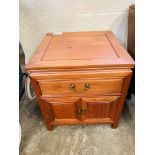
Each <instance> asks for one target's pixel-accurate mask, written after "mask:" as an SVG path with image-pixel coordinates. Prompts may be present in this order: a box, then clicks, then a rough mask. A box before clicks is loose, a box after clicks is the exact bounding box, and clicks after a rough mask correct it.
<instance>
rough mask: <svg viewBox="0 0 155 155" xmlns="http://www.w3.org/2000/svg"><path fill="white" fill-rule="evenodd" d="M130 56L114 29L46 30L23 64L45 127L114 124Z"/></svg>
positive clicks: (123, 95) (127, 77)
mask: <svg viewBox="0 0 155 155" xmlns="http://www.w3.org/2000/svg"><path fill="white" fill-rule="evenodd" d="M133 67H134V61H133V60H132V58H131V57H130V56H129V55H128V53H127V51H126V50H125V49H124V48H123V47H122V46H121V45H120V43H118V41H117V39H116V38H115V36H114V35H113V33H112V32H109V31H105V32H76V33H75V32H69V33H63V34H62V35H56V36H54V35H52V34H50V33H49V34H47V35H46V36H45V38H44V39H43V41H42V42H41V44H40V45H39V47H38V49H37V50H36V52H35V53H34V55H33V56H32V58H31V60H30V61H29V63H28V64H27V66H26V68H27V70H28V71H29V72H30V79H31V82H32V86H33V89H34V91H35V93H36V96H37V100H38V102H39V106H40V108H41V111H42V114H43V117H44V120H45V123H46V126H47V129H49V130H51V129H52V127H53V125H59V124H100V123H106V124H111V125H112V127H113V128H116V127H117V126H118V122H119V119H120V116H121V111H122V108H123V104H124V101H125V98H126V95H127V91H128V87H129V83H130V79H131V76H132V70H131V68H133Z"/></svg>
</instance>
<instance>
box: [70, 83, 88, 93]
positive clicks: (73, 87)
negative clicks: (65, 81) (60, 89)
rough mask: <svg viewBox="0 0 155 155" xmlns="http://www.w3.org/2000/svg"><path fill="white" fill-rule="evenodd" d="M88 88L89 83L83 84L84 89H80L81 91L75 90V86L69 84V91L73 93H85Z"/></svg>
mask: <svg viewBox="0 0 155 155" xmlns="http://www.w3.org/2000/svg"><path fill="white" fill-rule="evenodd" d="M89 88H90V84H89V83H85V84H84V88H83V89H81V90H77V89H76V84H70V89H71V90H72V91H74V92H83V91H86V90H88V89H89Z"/></svg>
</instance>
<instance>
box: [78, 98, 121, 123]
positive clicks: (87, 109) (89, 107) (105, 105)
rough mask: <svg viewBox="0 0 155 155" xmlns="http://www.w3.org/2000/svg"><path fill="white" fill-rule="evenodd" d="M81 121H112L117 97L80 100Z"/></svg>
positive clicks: (116, 105)
mask: <svg viewBox="0 0 155 155" xmlns="http://www.w3.org/2000/svg"><path fill="white" fill-rule="evenodd" d="M81 102H82V103H81V105H82V106H81V109H82V121H85V120H86V121H87V120H88V121H89V120H91V119H102V118H104V119H105V118H107V119H109V120H112V121H113V120H114V118H115V113H116V111H117V107H118V103H119V97H118V96H105V97H100V98H82V101H81Z"/></svg>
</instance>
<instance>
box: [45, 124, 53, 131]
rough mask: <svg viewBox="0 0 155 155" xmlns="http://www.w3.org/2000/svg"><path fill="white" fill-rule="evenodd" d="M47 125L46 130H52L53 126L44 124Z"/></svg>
mask: <svg viewBox="0 0 155 155" xmlns="http://www.w3.org/2000/svg"><path fill="white" fill-rule="evenodd" d="M46 127H47V130H49V131H52V130H53V128H54V126H53V125H48V126H46Z"/></svg>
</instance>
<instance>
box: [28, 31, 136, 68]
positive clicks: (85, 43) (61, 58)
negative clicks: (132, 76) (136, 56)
mask: <svg viewBox="0 0 155 155" xmlns="http://www.w3.org/2000/svg"><path fill="white" fill-rule="evenodd" d="M133 64H134V61H133V60H132V58H131V57H130V56H129V54H128V52H127V51H126V50H125V49H124V48H123V47H122V46H121V45H120V43H119V42H118V41H117V39H116V38H115V36H114V35H113V33H112V32H110V31H102V32H67V33H63V34H62V35H53V34H52V33H48V34H46V36H45V37H44V39H43V40H42V42H41V43H40V45H39V47H38V48H37V49H36V51H35V53H34V55H33V56H32V58H31V59H30V61H29V62H28V64H27V66H26V68H27V69H28V70H29V71H31V70H34V69H50V68H52V69H58V68H79V67H80V68H81V67H82V68H90V67H92V66H93V67H97V68H98V67H99V68H100V67H127V68H131V67H134V65H133Z"/></svg>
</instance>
